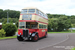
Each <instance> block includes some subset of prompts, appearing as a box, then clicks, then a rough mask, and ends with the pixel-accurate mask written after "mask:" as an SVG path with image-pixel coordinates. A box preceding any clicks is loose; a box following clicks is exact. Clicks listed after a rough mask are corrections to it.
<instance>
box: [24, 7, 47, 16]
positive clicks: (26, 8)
mask: <svg viewBox="0 0 75 50" xmlns="http://www.w3.org/2000/svg"><path fill="white" fill-rule="evenodd" d="M23 9H38V8H36V7H26V8H23ZM38 10H39V9H38ZM39 11H41V10H39ZM41 12H42V11H41ZM42 13H44V12H42ZM44 14H45V13H44ZM45 15H47V14H45Z"/></svg>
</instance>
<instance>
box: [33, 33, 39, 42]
mask: <svg viewBox="0 0 75 50" xmlns="http://www.w3.org/2000/svg"><path fill="white" fill-rule="evenodd" d="M38 39H39V37H38V35H37V34H36V35H35V36H34V37H33V38H32V40H33V41H34V42H36V41H38Z"/></svg>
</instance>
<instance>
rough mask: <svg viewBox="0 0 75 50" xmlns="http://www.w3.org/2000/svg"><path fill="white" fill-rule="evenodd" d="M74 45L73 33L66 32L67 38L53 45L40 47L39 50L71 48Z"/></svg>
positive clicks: (65, 49) (74, 36)
mask: <svg viewBox="0 0 75 50" xmlns="http://www.w3.org/2000/svg"><path fill="white" fill-rule="evenodd" d="M74 47H75V33H70V34H68V38H67V40H65V41H63V42H61V43H58V44H56V45H53V46H48V47H44V48H41V49H39V50H71V49H72V48H74Z"/></svg>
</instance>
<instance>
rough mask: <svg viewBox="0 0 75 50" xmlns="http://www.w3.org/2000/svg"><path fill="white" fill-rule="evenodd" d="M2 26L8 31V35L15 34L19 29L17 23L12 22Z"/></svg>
mask: <svg viewBox="0 0 75 50" xmlns="http://www.w3.org/2000/svg"><path fill="white" fill-rule="evenodd" d="M2 28H3V29H4V30H5V31H6V36H13V35H15V32H16V30H17V27H16V25H13V24H12V23H10V24H3V25H2Z"/></svg>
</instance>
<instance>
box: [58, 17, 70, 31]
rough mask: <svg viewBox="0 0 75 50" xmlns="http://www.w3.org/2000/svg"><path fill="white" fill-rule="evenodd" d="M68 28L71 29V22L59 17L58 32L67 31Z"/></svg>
mask: <svg viewBox="0 0 75 50" xmlns="http://www.w3.org/2000/svg"><path fill="white" fill-rule="evenodd" d="M70 27H71V22H70V20H69V19H68V18H67V17H66V16H61V17H59V22H58V31H63V30H64V29H65V30H67V29H68V28H70Z"/></svg>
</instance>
